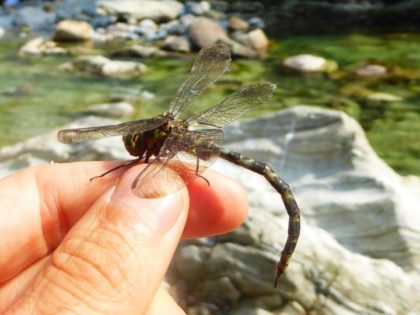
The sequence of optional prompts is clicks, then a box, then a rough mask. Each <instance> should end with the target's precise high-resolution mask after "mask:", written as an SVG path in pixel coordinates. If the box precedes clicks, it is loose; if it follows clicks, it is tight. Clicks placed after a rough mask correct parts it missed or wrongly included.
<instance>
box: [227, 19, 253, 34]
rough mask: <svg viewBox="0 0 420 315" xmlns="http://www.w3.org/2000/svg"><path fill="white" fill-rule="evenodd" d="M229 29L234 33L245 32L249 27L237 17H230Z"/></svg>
mask: <svg viewBox="0 0 420 315" xmlns="http://www.w3.org/2000/svg"><path fill="white" fill-rule="evenodd" d="M229 28H230V29H232V30H234V31H241V32H245V31H247V30H248V28H249V25H248V23H247V22H245V21H244V20H242V19H241V18H239V17H237V16H231V17H230V18H229Z"/></svg>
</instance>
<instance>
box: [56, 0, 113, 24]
mask: <svg viewBox="0 0 420 315" xmlns="http://www.w3.org/2000/svg"><path fill="white" fill-rule="evenodd" d="M57 15H58V17H59V18H60V19H61V20H88V19H90V18H91V17H95V18H96V17H97V7H96V1H86V0H64V1H60V2H59V6H58V9H57ZM102 15H103V16H104V15H106V14H102Z"/></svg>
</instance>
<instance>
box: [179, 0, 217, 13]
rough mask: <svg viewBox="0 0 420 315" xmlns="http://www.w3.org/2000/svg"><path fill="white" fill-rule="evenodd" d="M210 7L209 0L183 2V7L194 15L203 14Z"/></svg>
mask: <svg viewBox="0 0 420 315" xmlns="http://www.w3.org/2000/svg"><path fill="white" fill-rule="evenodd" d="M210 8H211V5H210V2H208V1H200V2H193V1H187V2H186V3H185V9H186V11H187V12H188V13H192V14H194V15H204V14H205V13H206V12H208V11H209V10H210Z"/></svg>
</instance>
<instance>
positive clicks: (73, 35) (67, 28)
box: [53, 20, 94, 41]
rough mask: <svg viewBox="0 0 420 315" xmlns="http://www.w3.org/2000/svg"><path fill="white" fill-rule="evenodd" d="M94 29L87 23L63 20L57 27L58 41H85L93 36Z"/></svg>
mask: <svg viewBox="0 0 420 315" xmlns="http://www.w3.org/2000/svg"><path fill="white" fill-rule="evenodd" d="M93 32H94V31H93V28H92V26H90V24H89V23H87V22H85V21H73V20H63V21H61V22H60V23H58V24H57V25H56V27H55V33H54V35H53V39H54V40H56V41H85V40H89V39H91V38H92V36H93Z"/></svg>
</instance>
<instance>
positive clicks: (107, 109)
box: [83, 102, 134, 118]
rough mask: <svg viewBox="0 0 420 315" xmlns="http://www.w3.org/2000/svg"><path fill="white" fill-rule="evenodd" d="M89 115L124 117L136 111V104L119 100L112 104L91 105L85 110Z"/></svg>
mask: <svg viewBox="0 0 420 315" xmlns="http://www.w3.org/2000/svg"><path fill="white" fill-rule="evenodd" d="M83 112H84V113H86V114H89V115H96V116H103V117H109V118H122V117H125V116H129V115H132V114H133V113H134V106H133V105H131V104H130V103H126V102H119V103H110V104H96V105H92V106H89V107H88V108H87V109H86V110H84V111H83Z"/></svg>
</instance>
